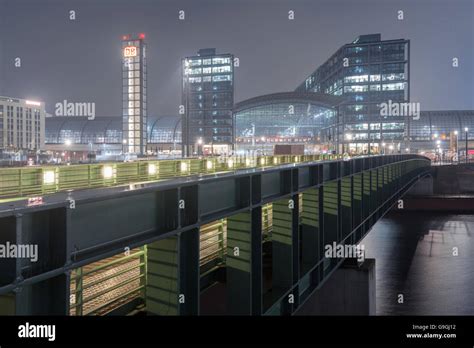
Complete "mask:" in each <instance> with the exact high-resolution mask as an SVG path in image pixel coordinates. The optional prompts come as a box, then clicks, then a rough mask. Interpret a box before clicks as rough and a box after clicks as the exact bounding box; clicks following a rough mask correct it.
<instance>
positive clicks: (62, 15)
mask: <svg viewBox="0 0 474 348" xmlns="http://www.w3.org/2000/svg"><path fill="white" fill-rule="evenodd" d="M473 3H474V1H472V0H407V1H398V0H397V1H395V0H357V1H355V0H324V1H322V0H292V1H289V0H285V1H284V0H183V1H179V0H153V1H152V0H126V1H124V0H0V95H7V96H11V97H18V98H26V99H38V100H42V101H44V102H46V109H47V111H48V112H50V113H53V112H54V104H55V103H57V102H62V101H63V100H64V99H67V100H68V101H71V102H95V103H96V115H97V116H119V115H120V114H121V105H122V92H121V88H122V85H121V84H122V81H121V75H122V71H121V51H120V45H121V36H122V35H123V34H129V33H130V34H133V33H139V32H144V33H146V36H147V40H146V41H147V44H148V100H149V105H148V113H149V115H154V116H162V115H176V114H177V110H178V105H179V104H180V101H181V90H180V74H181V73H180V61H181V58H182V57H185V56H189V55H193V54H195V53H196V52H197V50H198V49H199V48H205V47H216V48H217V50H218V52H221V53H233V54H234V55H235V56H236V57H238V58H239V59H240V67H238V68H236V70H235V101H236V102H238V101H241V100H244V99H247V98H250V97H254V96H257V95H261V94H267V93H273V92H282V91H292V90H294V89H295V88H296V86H297V85H298V84H300V83H301V82H302V81H303V80H304V79H305V78H306V77H307V76H308V75H309V74H310V73H311V72H313V71H314V70H315V69H316V68H317V67H318V66H319V65H320V64H321V63H323V62H324V61H325V60H326V59H327V58H329V56H330V55H331V54H333V53H334V52H335V51H336V50H337V49H338V48H339V47H340V46H342V45H343V44H345V43H348V42H351V41H352V40H353V39H354V38H355V37H356V36H358V35H360V34H370V33H381V34H382V39H398V38H406V39H410V40H411V100H412V101H419V102H420V103H421V109H422V110H448V109H474V102H473V94H474V93H473V92H474V78H473V74H474V69H473V66H474V53H473V51H474V10H473V8H474V6H473ZM181 9H182V10H185V15H186V19H185V20H184V21H180V20H178V11H179V10H181ZM399 9H401V10H403V11H404V13H405V19H404V20H403V21H399V20H397V10H399ZM69 10H75V11H76V15H77V18H76V20H75V21H70V20H69V13H68V12H69ZM289 10H293V11H295V19H294V20H293V21H290V20H288V11H289ZM15 57H20V58H21V59H22V66H21V67H20V68H15V67H14V59H15ZM453 57H458V58H459V64H460V66H459V68H457V69H455V68H453V67H452V58H453Z"/></svg>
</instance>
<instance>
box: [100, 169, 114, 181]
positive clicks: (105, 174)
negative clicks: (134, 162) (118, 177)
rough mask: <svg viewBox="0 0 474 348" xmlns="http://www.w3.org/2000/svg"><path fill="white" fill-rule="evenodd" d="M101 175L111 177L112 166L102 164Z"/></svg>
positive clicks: (105, 177) (112, 173) (112, 174)
mask: <svg viewBox="0 0 474 348" xmlns="http://www.w3.org/2000/svg"><path fill="white" fill-rule="evenodd" d="M102 175H103V176H104V179H112V178H113V177H114V168H113V167H112V166H104V168H103V169H102Z"/></svg>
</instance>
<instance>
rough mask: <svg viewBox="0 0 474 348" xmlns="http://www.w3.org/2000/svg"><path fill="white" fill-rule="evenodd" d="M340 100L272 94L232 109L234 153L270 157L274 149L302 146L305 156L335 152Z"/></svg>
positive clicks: (324, 97)
mask: <svg viewBox="0 0 474 348" xmlns="http://www.w3.org/2000/svg"><path fill="white" fill-rule="evenodd" d="M342 102H343V99H342V98H340V97H337V96H332V95H328V94H322V93H297V92H288V93H273V94H268V95H263V96H259V97H255V98H250V99H248V100H244V101H242V102H240V103H237V104H236V105H235V107H234V122H235V147H236V150H237V152H238V153H247V152H253V153H260V152H264V153H265V154H271V153H273V149H274V145H277V144H281V145H287V144H299V145H305V149H306V151H307V152H319V151H329V152H332V151H333V150H335V143H334V137H335V133H334V132H335V128H334V127H332V124H333V123H334V122H335V119H336V118H337V107H338V106H339V105H340V104H341V103H342Z"/></svg>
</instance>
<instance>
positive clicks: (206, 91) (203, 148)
mask: <svg viewBox="0 0 474 348" xmlns="http://www.w3.org/2000/svg"><path fill="white" fill-rule="evenodd" d="M233 60H234V57H233V55H232V54H216V50H215V48H206V49H201V50H199V51H198V55H197V56H193V57H187V58H184V59H183V62H182V64H183V86H182V88H183V94H182V95H183V106H184V108H185V113H184V114H183V122H182V127H183V131H182V133H183V156H190V155H192V154H197V153H199V154H201V153H203V154H210V153H214V154H217V153H228V152H229V151H230V150H231V148H232V138H233V133H232V130H233V124H232V123H233V122H232V106H233V104H234V65H233Z"/></svg>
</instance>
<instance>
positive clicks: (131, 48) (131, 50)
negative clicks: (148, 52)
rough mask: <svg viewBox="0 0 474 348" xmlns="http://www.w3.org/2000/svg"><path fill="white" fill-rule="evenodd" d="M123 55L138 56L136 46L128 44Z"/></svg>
mask: <svg viewBox="0 0 474 348" xmlns="http://www.w3.org/2000/svg"><path fill="white" fill-rule="evenodd" d="M123 56H124V57H136V56H137V48H136V47H135V46H127V47H125V48H124V49H123Z"/></svg>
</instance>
